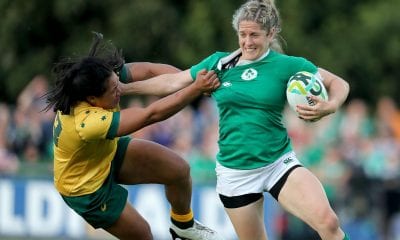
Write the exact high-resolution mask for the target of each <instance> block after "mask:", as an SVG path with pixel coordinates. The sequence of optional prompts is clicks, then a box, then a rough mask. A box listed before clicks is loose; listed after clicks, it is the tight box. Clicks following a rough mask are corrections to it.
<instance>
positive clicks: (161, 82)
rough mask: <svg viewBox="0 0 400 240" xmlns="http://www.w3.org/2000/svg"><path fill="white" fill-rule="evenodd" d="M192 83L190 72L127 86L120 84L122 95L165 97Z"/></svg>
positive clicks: (158, 77) (176, 73) (157, 77)
mask: <svg viewBox="0 0 400 240" xmlns="http://www.w3.org/2000/svg"><path fill="white" fill-rule="evenodd" d="M192 82H193V79H192V76H191V75H190V70H189V69H188V70H185V71H179V72H175V73H166V74H162V75H158V76H155V77H152V78H149V79H147V80H144V81H134V82H130V83H128V84H123V83H120V85H121V91H122V94H123V95H128V94H135V95H153V96H160V97H162V96H166V95H169V94H171V93H174V92H176V91H178V90H180V89H182V88H184V87H186V86H188V85H189V84H191V83H192Z"/></svg>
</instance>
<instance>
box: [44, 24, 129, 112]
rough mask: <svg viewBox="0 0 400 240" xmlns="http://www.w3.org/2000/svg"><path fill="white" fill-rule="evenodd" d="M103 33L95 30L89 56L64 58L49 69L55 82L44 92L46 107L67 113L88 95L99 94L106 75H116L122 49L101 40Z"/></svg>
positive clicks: (119, 66) (121, 59) (120, 67)
mask: <svg viewBox="0 0 400 240" xmlns="http://www.w3.org/2000/svg"><path fill="white" fill-rule="evenodd" d="M102 40H103V35H102V34H101V33H97V32H94V38H93V42H92V45H91V47H90V50H89V54H88V56H85V57H82V58H75V59H74V58H64V59H61V60H60V62H58V63H56V64H55V65H54V67H53V69H52V72H53V74H54V75H55V86H54V88H53V89H52V90H50V91H49V92H48V93H46V94H45V95H44V97H45V98H46V101H47V106H46V108H45V109H44V110H45V111H47V110H49V109H51V108H53V110H54V111H55V112H56V111H61V112H62V114H70V111H71V107H72V106H74V105H75V104H76V103H78V102H80V101H85V100H86V98H87V97H88V96H95V97H100V96H102V95H103V94H104V93H105V91H106V83H107V79H108V78H109V77H110V76H111V75H112V72H113V71H114V72H115V73H116V74H117V75H119V72H120V70H121V69H122V66H123V65H124V60H123V58H122V51H121V50H118V49H116V48H115V47H114V46H113V45H112V44H111V43H110V42H108V44H103V42H102Z"/></svg>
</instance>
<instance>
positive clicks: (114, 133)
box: [106, 112, 121, 139]
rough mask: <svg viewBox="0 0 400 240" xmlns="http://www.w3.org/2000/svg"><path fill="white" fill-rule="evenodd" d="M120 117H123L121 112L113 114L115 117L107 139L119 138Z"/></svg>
mask: <svg viewBox="0 0 400 240" xmlns="http://www.w3.org/2000/svg"><path fill="white" fill-rule="evenodd" d="M120 115H121V113H120V112H114V113H113V117H112V120H111V126H110V129H108V132H107V136H106V138H107V139H113V138H115V137H116V136H117V132H118V127H119V118H120Z"/></svg>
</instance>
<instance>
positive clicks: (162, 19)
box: [0, 0, 400, 240]
mask: <svg viewBox="0 0 400 240" xmlns="http://www.w3.org/2000/svg"><path fill="white" fill-rule="evenodd" d="M242 2H243V1H239V0H202V1H196V0H187V1H165V0H164V1H162V0H147V1H136V0H132V1H122V0H112V1H111V0H103V1H81V0H70V1H65V0H49V1H43V0H32V1H23V0H14V1H11V0H0V16H1V21H0V53H1V57H0V239H84V238H87V239H109V238H110V237H109V236H108V235H106V234H104V233H103V232H101V231H94V230H93V229H91V228H89V227H88V226H87V225H85V224H84V223H83V222H82V221H81V220H80V219H79V218H77V217H76V216H75V215H74V214H73V213H71V211H69V210H68V209H67V208H66V207H65V205H64V204H63V203H62V202H61V201H60V198H59V197H58V195H57V194H56V193H55V192H54V189H53V188H52V182H51V180H52V169H51V167H52V162H51V150H52V149H51V138H52V136H51V124H52V117H53V114H52V113H51V112H47V113H43V112H40V110H41V109H42V107H43V104H44V103H43V101H41V100H40V99H39V97H40V96H41V95H42V94H43V93H44V92H45V91H46V90H47V89H48V87H49V85H51V84H52V81H53V79H52V76H51V74H50V69H51V66H52V64H53V63H54V62H55V61H56V60H57V59H58V58H59V57H60V56H64V55H70V54H71V53H85V52H86V51H87V50H88V47H89V44H90V41H91V37H92V35H91V31H98V32H102V33H103V34H104V36H105V38H106V39H109V40H112V41H113V43H114V44H115V45H116V46H118V47H120V48H122V49H123V51H124V54H125V57H126V61H128V62H130V61H152V62H164V63H170V64H173V65H175V66H177V67H180V68H182V69H185V68H187V67H189V66H191V64H194V63H196V62H198V61H199V60H201V59H202V58H204V57H205V56H207V55H209V54H211V53H212V52H214V51H217V50H218V51H231V50H234V49H235V48H236V47H237V43H236V37H235V34H234V32H233V30H232V28H231V16H232V14H233V11H234V10H235V9H236V8H237V7H238V6H239V5H240V4H241V3H242ZM276 4H277V6H278V7H279V9H280V11H281V18H282V26H283V31H282V33H281V35H282V37H283V39H284V42H285V43H286V44H284V49H285V51H286V53H288V54H292V55H301V56H304V57H306V58H308V59H310V60H311V61H313V62H315V63H317V64H319V65H320V66H321V67H324V68H327V69H329V70H331V71H332V72H335V73H337V74H338V75H340V76H342V77H343V78H345V79H346V80H347V81H348V82H349V83H350V86H351V93H350V96H349V98H348V100H347V102H346V103H345V105H344V106H343V108H342V109H341V111H340V112H338V113H336V114H335V115H334V116H331V117H329V118H326V119H323V121H320V122H318V123H313V124H305V123H304V122H301V121H300V120H298V119H297V118H296V117H295V116H294V115H293V113H292V112H291V111H290V110H288V111H287V113H286V114H287V118H286V121H287V127H288V129H289V132H290V134H291V136H292V138H293V142H294V145H295V148H296V150H297V152H298V155H299V157H300V159H301V160H302V161H303V163H304V164H305V165H306V166H308V167H309V168H310V169H311V170H312V171H313V172H314V173H315V174H316V175H317V176H318V177H319V178H320V179H321V181H322V182H323V184H324V187H325V188H326V190H327V193H328V196H329V199H330V201H331V202H332V204H333V206H334V208H335V209H336V211H337V212H338V214H339V215H340V218H341V220H342V224H343V227H344V229H345V230H346V231H347V232H348V233H349V235H350V237H351V238H352V239H356V240H358V239H362V240H368V239H382V240H384V239H387V240H392V239H393V240H396V239H400V217H399V213H398V212H399V203H400V181H399V180H400V171H399V170H400V143H399V141H400V112H399V104H400V97H399V95H398V90H399V89H400V86H399V84H400V83H399V78H400V68H399V62H400V21H398V19H399V18H400V12H399V11H398V8H399V6H400V1H399V0H385V1H384V0H379V1H372V0H353V1H346V0H321V1H310V0H305V1H294V0H276ZM153 100H154V99H153V98H134V97H131V98H125V99H124V101H123V105H131V104H148V103H149V102H151V101H153ZM217 121H218V120H217V118H216V112H215V105H214V104H213V102H212V101H210V99H208V98H199V99H197V100H196V101H195V102H194V103H193V104H192V105H190V106H188V107H187V108H185V109H184V110H183V111H182V112H180V113H178V114H177V115H175V116H173V117H172V118H171V119H168V120H167V121H165V122H162V123H159V124H155V125H153V126H150V127H147V128H145V129H143V130H141V131H139V132H137V133H135V134H134V136H135V137H143V138H148V139H151V140H154V141H156V142H159V143H161V144H164V145H166V146H168V147H170V148H172V149H174V150H175V151H177V152H178V153H179V154H181V155H182V156H184V157H185V158H186V159H187V160H188V161H189V163H190V164H191V166H192V176H193V180H194V198H193V199H194V200H193V205H194V209H195V211H196V214H198V218H199V219H200V220H201V221H203V222H204V223H207V224H208V225H210V226H214V227H215V228H218V229H221V230H220V231H221V232H222V233H223V234H224V235H225V236H226V237H227V238H228V239H235V238H234V235H233V232H232V231H233V230H232V228H231V226H230V224H229V222H228V221H227V219H226V216H225V214H224V213H223V210H222V209H221V205H220V203H219V201H217V200H218V199H217V197H216V195H215V192H214V189H213V187H214V183H215V176H214V172H213V171H214V170H213V168H214V164H215V159H214V155H215V153H216V151H217V146H216V138H217V137H218V136H217V124H218V123H217ZM129 191H130V201H131V202H132V203H133V204H134V205H135V206H136V207H137V208H138V209H139V210H140V211H142V212H143V214H144V215H145V216H146V217H147V219H148V220H149V222H150V223H151V225H152V228H153V230H154V232H155V235H156V237H157V238H160V239H162V238H165V237H166V236H167V233H166V231H167V230H166V229H167V227H168V225H167V224H168V206H167V203H166V202H165V199H164V198H163V194H162V189H161V188H160V186H135V187H129ZM266 198H267V201H266V212H265V215H266V218H267V219H266V222H267V224H266V225H267V228H268V230H269V232H270V239H272V240H280V239H281V240H291V239H317V238H316V237H315V233H314V232H313V231H311V230H310V229H309V228H308V227H306V226H304V224H302V223H301V222H299V221H297V220H296V219H294V218H293V217H292V216H290V215H287V214H285V213H283V212H282V211H281V209H280V208H279V207H278V206H277V205H276V204H275V203H274V202H273V201H272V200H271V199H270V197H269V196H268V195H266Z"/></svg>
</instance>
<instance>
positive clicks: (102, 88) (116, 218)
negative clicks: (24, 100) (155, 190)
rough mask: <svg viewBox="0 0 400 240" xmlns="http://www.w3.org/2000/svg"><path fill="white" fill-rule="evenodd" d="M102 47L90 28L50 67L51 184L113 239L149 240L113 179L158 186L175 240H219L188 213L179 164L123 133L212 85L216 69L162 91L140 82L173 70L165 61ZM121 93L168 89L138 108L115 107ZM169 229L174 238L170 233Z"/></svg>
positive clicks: (186, 180)
mask: <svg viewBox="0 0 400 240" xmlns="http://www.w3.org/2000/svg"><path fill="white" fill-rule="evenodd" d="M104 46H106V45H104V44H102V35H101V34H98V33H95V38H94V42H93V44H92V46H91V49H90V52H89V55H88V56H87V57H83V58H80V59H71V58H66V59H64V60H61V61H60V62H59V63H57V64H56V65H55V67H54V69H53V71H54V73H55V76H56V81H55V87H54V88H53V89H52V90H51V91H49V92H48V93H47V95H46V98H47V102H48V106H47V108H46V109H47V110H49V109H51V108H52V109H54V111H55V112H56V113H57V114H56V117H55V121H54V131H53V133H54V184H55V187H56V189H57V190H58V191H59V193H60V194H61V196H62V198H63V199H64V201H65V202H66V204H67V205H68V206H69V207H71V208H72V209H73V210H74V211H75V212H77V213H78V214H79V215H80V216H82V217H83V218H84V219H85V220H86V221H87V222H88V223H89V224H90V225H92V226H93V227H94V228H103V229H105V230H106V231H107V232H109V233H110V234H112V235H114V236H116V237H117V238H119V239H127V240H128V239H129V240H132V239H136V240H139V239H142V240H150V239H153V236H152V233H151V229H150V226H149V224H148V223H147V221H146V220H145V219H144V218H143V217H142V216H141V215H140V214H139V213H138V212H137V211H136V210H135V209H134V207H133V206H131V205H130V204H129V202H127V190H126V189H125V188H123V187H122V186H120V185H119V184H146V183H157V184H164V185H165V194H166V198H167V200H168V201H169V203H170V204H171V221H172V225H173V227H174V229H178V230H179V237H180V238H181V239H193V240H210V239H211V240H212V239H215V240H217V239H222V238H221V237H219V236H218V234H217V233H216V232H215V231H213V230H211V229H209V228H208V227H205V226H203V225H202V224H200V223H199V222H197V221H196V220H194V218H193V213H192V210H191V206H190V205H191V194H192V188H191V178H190V171H189V166H188V164H187V162H186V161H185V160H184V159H182V158H181V157H179V156H178V155H177V154H175V153H174V152H173V151H171V150H169V149H168V148H166V147H163V146H161V145H159V144H156V143H154V142H150V141H146V140H140V139H131V138H130V137H128V135H129V134H131V133H132V132H135V131H137V130H139V129H141V128H143V127H145V126H147V125H149V124H152V123H155V122H158V121H162V120H164V119H166V118H168V117H170V116H171V115H173V114H175V113H176V112H178V111H180V110H181V109H182V108H184V107H185V106H186V105H187V104H189V103H190V102H191V101H192V100H194V99H195V98H196V97H198V96H199V95H201V94H204V93H205V94H209V93H210V92H211V91H213V90H215V89H216V88H218V87H219V80H218V78H217V76H216V74H215V73H214V72H213V71H209V72H207V71H205V70H204V71H202V72H201V73H199V74H198V75H197V78H196V81H194V82H193V83H191V84H190V85H189V86H187V87H185V88H183V89H181V88H182V87H183V85H174V83H173V82H172V81H171V84H170V87H169V88H166V87H165V86H166V85H165V82H164V83H163V84H162V87H161V86H160V87H158V86H157V84H155V83H152V87H149V85H148V84H147V85H146V84H140V80H144V79H146V78H149V77H151V76H154V75H158V74H161V73H173V72H177V71H179V70H178V69H176V68H174V67H172V66H169V65H165V64H153V63H132V64H124V61H123V59H122V56H121V52H120V51H118V50H117V49H116V48H115V47H114V46H112V45H111V48H108V50H110V49H111V51H108V52H107V51H103V50H105V49H107V47H106V48H105V47H104ZM120 80H125V81H127V82H130V83H126V84H125V83H122V82H121V81H120ZM138 81H139V82H138ZM150 83H151V82H150ZM178 89H181V90H179V91H178ZM176 91H177V92H176ZM173 92H175V93H173ZM128 93H136V94H155V95H159V96H161V95H167V94H170V93H173V94H171V95H168V96H166V97H164V98H161V99H160V100H158V101H156V102H154V103H152V104H151V105H149V106H148V107H145V108H139V107H132V108H127V109H123V110H120V109H119V101H120V96H121V95H124V94H128ZM171 234H173V238H175V237H177V236H176V233H175V232H174V231H171Z"/></svg>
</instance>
